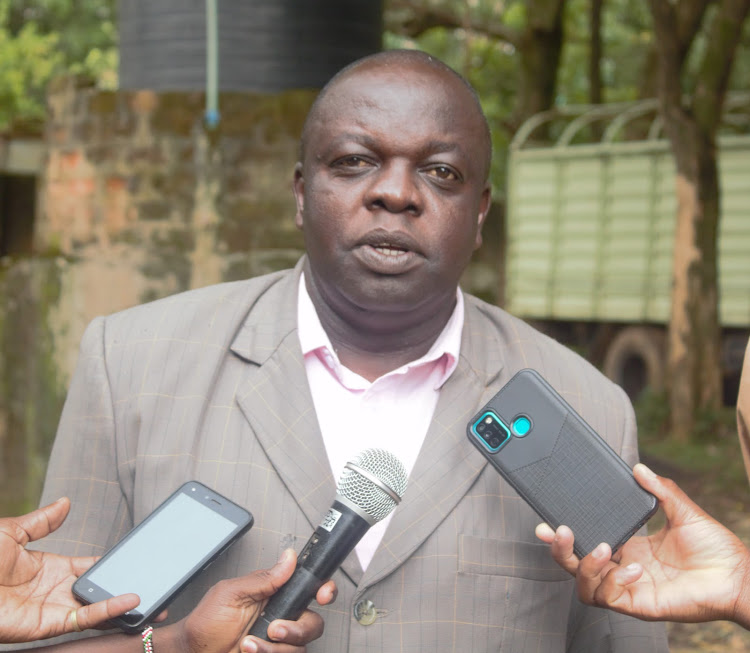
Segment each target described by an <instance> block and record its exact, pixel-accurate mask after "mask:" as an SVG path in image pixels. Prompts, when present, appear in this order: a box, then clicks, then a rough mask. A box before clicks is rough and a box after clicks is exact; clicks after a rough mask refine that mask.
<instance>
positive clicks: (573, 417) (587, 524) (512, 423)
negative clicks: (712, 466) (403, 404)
mask: <svg viewBox="0 0 750 653" xmlns="http://www.w3.org/2000/svg"><path fill="white" fill-rule="evenodd" d="M467 435H468V437H469V440H471V442H472V444H473V445H474V446H475V447H476V448H477V449H478V450H479V451H480V452H481V453H482V454H483V455H484V456H485V458H487V460H488V461H489V462H490V463H491V464H492V465H493V466H494V467H495V469H497V471H498V472H500V474H501V475H502V476H503V478H505V480H506V481H508V483H509V484H510V485H511V486H512V487H513V488H514V489H515V490H516V492H518V494H519V495H520V496H521V497H522V498H523V499H524V500H525V501H526V502H527V503H528V504H529V505H530V506H531V507H532V508H533V509H534V510H535V511H536V513H537V514H538V515H539V516H540V517H541V518H542V519H543V520H544V521H545V522H547V523H548V524H549V525H550V526H551V527H552V528H554V529H557V527H558V526H560V525H561V524H565V525H566V526H569V527H570V528H571V529H572V530H573V534H574V535H575V552H576V554H577V555H578V556H579V557H583V556H585V555H586V554H588V553H590V552H591V551H592V550H593V549H594V548H595V547H596V546H597V545H598V544H599V543H601V542H606V543H607V544H609V545H610V547H612V551H613V552H614V551H616V550H617V549H618V548H619V547H621V546H622V545H623V544H624V543H625V542H627V540H628V539H629V538H630V537H631V536H632V535H633V534H634V533H635V532H636V531H637V530H638V529H639V528H640V527H641V526H643V525H644V524H645V523H646V522H647V521H648V520H649V519H650V518H651V516H652V515H653V514H654V513H655V512H656V510H657V509H658V501H657V500H656V497H654V496H653V495H652V494H650V493H649V492H646V490H644V489H643V488H642V487H641V486H640V485H638V483H637V482H636V480H635V478H634V477H633V472H632V470H631V469H630V467H629V466H628V465H627V464H626V463H625V461H624V460H622V458H620V457H619V456H618V455H617V453H615V451H614V450H613V449H612V448H611V447H610V446H609V445H608V444H607V443H606V442H605V441H604V439H603V438H602V437H601V436H600V435H599V434H598V433H596V432H595V431H594V430H593V429H592V428H591V427H590V426H589V425H588V424H587V423H586V422H585V421H584V420H583V418H582V417H581V416H580V415H579V414H578V413H576V411H575V410H573V408H571V406H570V405H569V404H568V403H567V402H566V401H565V400H564V399H563V398H562V397H561V396H560V395H559V394H558V393H557V391H556V390H555V389H554V388H553V387H552V386H551V385H550V384H549V383H548V382H547V381H546V380H545V379H544V378H543V377H542V376H541V375H540V374H539V373H538V372H536V371H535V370H531V369H524V370H521V371H520V372H518V373H517V374H516V375H515V376H514V377H513V378H512V379H511V380H510V381H508V383H507V384H506V385H505V386H504V387H503V388H502V389H501V390H500V391H499V392H498V393H497V394H496V395H495V396H494V397H493V398H492V399H490V401H488V402H487V404H486V405H485V406H484V407H483V408H482V409H481V410H480V411H479V412H478V413H477V414H476V415H474V417H473V418H472V419H471V421H470V422H469V424H468V426H467Z"/></svg>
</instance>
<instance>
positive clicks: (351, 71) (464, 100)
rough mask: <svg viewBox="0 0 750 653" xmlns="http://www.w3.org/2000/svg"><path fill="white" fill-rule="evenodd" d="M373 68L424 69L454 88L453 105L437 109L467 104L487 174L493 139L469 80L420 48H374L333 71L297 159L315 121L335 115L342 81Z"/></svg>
mask: <svg viewBox="0 0 750 653" xmlns="http://www.w3.org/2000/svg"><path fill="white" fill-rule="evenodd" d="M376 72H384V73H388V72H390V73H393V74H394V75H398V76H401V75H406V76H408V75H409V74H413V75H415V76H422V75H424V74H425V73H431V74H432V77H433V78H434V79H435V83H438V84H441V85H443V86H445V87H446V88H448V87H450V88H451V89H453V93H450V96H451V98H452V100H451V103H452V104H453V106H449V105H448V104H447V103H446V105H445V106H444V107H440V108H439V109H442V110H445V111H447V112H453V111H456V110H457V109H458V107H461V109H460V110H462V111H465V110H466V107H468V110H469V111H470V112H472V113H474V116H473V117H474V119H475V120H476V121H477V128H478V129H479V131H480V132H481V135H482V137H481V142H482V151H481V152H477V156H478V157H480V159H481V160H482V162H483V165H484V168H485V177H486V176H488V175H489V168H490V161H491V159H492V139H491V135H490V128H489V124H488V123H487V118H486V117H485V115H484V112H483V111H482V106H481V104H480V102H479V96H478V95H477V93H476V91H475V90H474V88H473V87H472V86H471V84H469V82H468V81H467V80H466V79H465V78H464V77H463V76H461V75H459V74H458V73H457V72H456V71H455V70H453V68H451V67H450V66H448V65H446V64H445V63H443V62H442V61H440V60H439V59H437V58H435V57H433V56H431V55H429V54H427V53H426V52H421V51H419V50H385V51H383V52H377V53H375V54H372V55H369V56H367V57H363V58H362V59H358V60H357V61H354V62H353V63H351V64H349V65H348V66H346V67H345V68H342V69H341V70H340V71H339V72H338V73H336V75H334V76H333V77H332V78H331V79H330V80H329V82H328V83H327V84H326V85H325V86H324V87H323V89H322V90H321V92H320V93H319V94H318V97H317V98H316V99H315V102H314V103H313V105H312V107H311V108H310V111H309V113H308V115H307V119H306V120H305V124H304V127H303V129H302V138H301V140H300V161H302V162H303V164H304V162H305V156H306V152H307V143H308V142H309V140H310V138H311V137H312V132H313V130H315V129H316V126H317V125H320V124H321V123H324V122H325V121H326V120H327V119H328V116H329V115H335V111H336V105H337V102H338V101H340V99H341V98H339V97H338V96H339V91H341V87H342V85H344V82H346V81H347V80H349V79H351V78H352V77H354V76H358V75H363V74H371V73H376ZM331 112H333V113H331Z"/></svg>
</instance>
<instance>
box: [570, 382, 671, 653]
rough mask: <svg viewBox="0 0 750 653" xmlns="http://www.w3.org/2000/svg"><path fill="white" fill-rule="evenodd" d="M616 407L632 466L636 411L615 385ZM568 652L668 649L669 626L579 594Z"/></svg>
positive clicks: (621, 449)
mask: <svg viewBox="0 0 750 653" xmlns="http://www.w3.org/2000/svg"><path fill="white" fill-rule="evenodd" d="M612 390H613V395H614V396H613V397H612V404H611V405H612V407H613V410H617V411H619V420H618V421H619V424H620V425H621V427H620V431H621V437H620V446H619V447H617V446H616V445H615V443H611V444H613V446H614V448H615V450H617V453H618V454H619V455H620V456H621V457H622V458H623V459H624V460H625V462H626V463H628V465H630V466H631V467H632V466H633V465H635V463H637V462H638V433H637V426H636V421H635V413H634V411H633V406H632V404H631V403H630V400H629V399H628V397H627V395H626V394H625V392H624V390H622V388H620V387H619V386H615V385H614V384H613V385H612ZM615 407H616V408H615ZM567 650H568V653H590V652H591V651H608V652H610V653H642V652H643V651H649V652H650V653H657V652H658V653H661V652H664V653H667V652H668V651H669V645H668V643H667V634H666V628H665V626H664V624H663V623H661V622H647V621H641V620H639V619H635V618H634V617H627V616H625V615H621V614H618V613H616V612H611V611H610V610H604V609H602V608H594V607H591V606H587V605H584V604H582V603H581V602H580V601H579V600H578V599H577V598H576V597H575V595H574V596H573V599H572V601H571V608H570V614H569V619H568V647H567Z"/></svg>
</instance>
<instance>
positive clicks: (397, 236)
mask: <svg viewBox="0 0 750 653" xmlns="http://www.w3.org/2000/svg"><path fill="white" fill-rule="evenodd" d="M355 251H356V252H357V254H358V256H359V258H360V260H362V262H363V263H364V264H365V265H366V266H367V267H368V268H370V269H371V270H373V271H374V272H377V273H380V274H401V273H403V272H407V271H408V270H410V269H411V268H412V267H413V266H414V265H415V264H416V263H418V262H419V260H420V259H421V258H423V257H422V254H421V252H420V250H419V246H418V244H417V242H416V241H415V240H414V238H412V237H411V236H409V235H408V234H406V233H403V232H399V231H395V232H386V231H383V230H381V229H378V230H376V231H372V232H370V233H368V234H366V235H365V236H364V237H363V238H362V239H361V240H360V241H359V242H358V243H357V247H356V248H355Z"/></svg>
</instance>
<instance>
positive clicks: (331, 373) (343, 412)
mask: <svg viewBox="0 0 750 653" xmlns="http://www.w3.org/2000/svg"><path fill="white" fill-rule="evenodd" d="M297 320H298V330H299V339H300V344H301V345H302V353H303V354H304V357H305V369H306V371H307V378H308V381H309V383H310V389H311V391H312V397H313V403H314V405H315V412H316V414H317V416H318V422H319V424H320V428H321V431H322V434H323V441H324V443H325V447H326V453H327V454H328V460H329V462H330V463H331V470H332V472H333V476H334V478H335V479H336V480H337V481H338V479H339V477H340V475H341V472H342V471H343V469H344V465H345V464H346V463H347V462H348V461H349V460H351V459H353V458H354V457H355V456H356V455H357V454H358V453H359V452H360V451H362V450H364V449H368V448H370V447H378V448H381V449H386V450H387V451H390V452H391V453H393V454H394V455H395V456H396V457H397V458H398V459H399V460H400V461H401V462H402V463H403V464H404V467H405V468H406V472H407V474H409V473H410V472H411V470H412V469H413V467H414V463H415V462H416V460H417V455H418V454H419V450H420V448H421V447H422V442H423V440H424V438H425V434H426V433H427V427H428V426H429V424H430V421H431V419H432V414H433V412H434V410H435V406H436V405H437V400H438V396H439V394H440V388H441V387H442V385H443V384H444V383H445V382H446V380H447V379H448V377H449V376H450V375H451V374H452V373H453V370H455V369H456V365H457V363H458V354H459V350H460V347H461V330H462V329H463V323H464V300H463V295H462V293H461V290H460V289H457V291H456V307H455V309H454V310H453V314H452V315H451V317H450V319H449V320H448V323H447V324H446V325H445V328H444V329H443V331H442V332H441V333H440V335H439V336H438V338H437V340H436V341H435V342H434V343H433V345H432V347H431V348H430V350H429V351H428V352H427V353H426V354H425V355H424V356H422V357H421V358H419V359H417V360H415V361H412V362H411V363H407V364H406V365H403V366H401V367H399V368H398V369H395V370H393V371H392V372H388V373H387V374H384V375H383V376H381V377H379V378H378V379H375V381H373V382H372V383H370V382H369V381H368V380H367V379H365V378H363V377H361V376H359V375H358V374H355V373H354V372H352V371H351V370H350V369H348V368H346V367H344V366H343V365H342V364H341V362H340V361H339V359H338V356H337V355H336V352H335V351H334V349H333V346H332V345H331V341H330V340H329V339H328V335H327V334H326V332H325V331H324V329H323V326H322V325H321V323H320V320H319V319H318V314H317V312H316V311H315V307H314V306H313V303H312V300H311V299H310V296H309V294H308V293H307V289H306V287H305V280H304V276H302V277H301V278H300V285H299V297H298V311H297ZM331 499H333V497H331ZM321 517H322V515H321ZM389 522H390V515H389V516H388V517H386V518H385V519H383V520H382V521H380V522H378V523H377V524H375V525H374V526H373V527H372V528H370V530H369V531H368V532H367V533H366V534H365V536H364V537H363V538H362V539H361V540H360V542H359V544H358V545H357V547H356V549H355V550H356V552H357V556H358V557H359V561H360V563H361V564H362V567H363V569H366V568H367V565H368V564H369V563H370V560H372V556H373V555H374V553H375V549H377V547H378V544H379V543H380V540H381V539H382V537H383V534H384V533H385V531H386V528H387V527H388V523H389Z"/></svg>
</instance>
